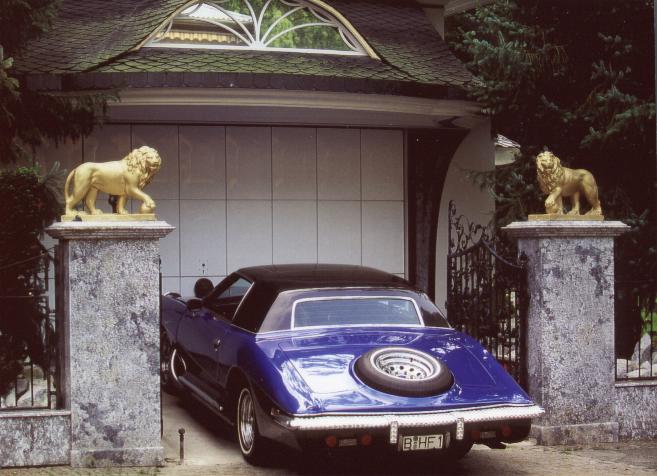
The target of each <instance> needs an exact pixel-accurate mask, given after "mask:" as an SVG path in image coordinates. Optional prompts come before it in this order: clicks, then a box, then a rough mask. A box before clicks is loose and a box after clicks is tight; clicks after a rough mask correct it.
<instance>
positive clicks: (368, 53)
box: [135, 0, 380, 60]
mask: <svg viewBox="0 0 657 476" xmlns="http://www.w3.org/2000/svg"><path fill="white" fill-rule="evenodd" d="M242 1H244V2H247V6H248V7H249V9H250V11H251V12H252V13H253V15H255V13H254V12H253V9H252V7H251V5H250V3H248V2H249V0H242ZM296 1H298V2H299V3H301V4H304V6H303V7H301V8H308V9H310V10H317V11H318V12H319V13H321V16H323V17H327V18H329V19H330V20H332V21H333V22H334V23H335V25H330V24H329V23H327V24H326V27H327V28H334V27H335V28H337V32H338V34H339V35H340V36H341V37H342V40H343V43H344V44H345V45H346V46H347V48H348V49H347V50H327V49H312V48H279V47H269V46H264V45H253V44H250V45H219V44H217V45H195V44H193V43H188V44H184V43H171V42H167V41H166V40H157V36H158V35H160V34H162V33H163V32H167V31H168V30H170V29H171V27H172V26H173V23H174V21H175V20H176V18H178V17H179V16H180V15H181V14H182V12H183V11H185V10H187V9H189V8H190V7H192V6H195V5H197V4H201V3H207V4H211V3H212V0H207V2H204V1H203V0H201V1H198V0H192V1H189V2H186V3H185V4H184V5H182V6H181V7H180V8H178V9H177V10H176V11H175V12H174V13H173V14H172V15H170V16H169V17H168V18H167V19H166V20H165V21H164V22H163V23H162V24H161V25H160V26H159V27H158V28H156V29H155V30H154V31H153V33H151V34H150V35H149V36H148V37H147V38H146V39H144V41H143V42H142V43H141V44H140V45H139V46H138V47H136V48H135V50H139V49H141V48H186V49H206V50H232V51H260V52H289V53H306V54H320V55H322V54H331V55H346V56H358V57H370V58H372V59H376V60H380V58H379V56H378V55H377V54H376V52H375V51H374V49H373V48H372V47H371V46H370V45H369V44H368V43H367V41H366V40H365V39H364V38H363V36H362V35H361V34H360V33H359V32H358V31H357V30H356V28H354V26H353V25H352V24H351V23H350V22H349V21H348V20H347V19H346V18H345V17H344V16H343V15H342V14H340V12H338V11H337V10H335V9H334V8H333V7H331V6H330V5H329V4H327V3H326V2H324V1H323V0H296ZM266 6H267V4H265V7H266ZM220 11H221V10H220ZM198 21H199V22H203V20H198ZM235 26H237V25H235ZM224 31H225V32H226V33H229V30H225V29H224ZM288 33H289V32H288ZM238 38H239V36H238ZM258 43H260V42H259V41H258ZM350 43H351V44H352V45H353V46H355V47H356V48H357V50H359V51H355V50H352V49H350V48H351V46H350Z"/></svg>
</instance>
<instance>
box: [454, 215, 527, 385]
mask: <svg viewBox="0 0 657 476" xmlns="http://www.w3.org/2000/svg"><path fill="white" fill-rule="evenodd" d="M448 240H449V245H448V246H449V248H448V254H447V317H448V319H449V321H450V323H451V324H452V326H454V327H455V328H456V329H458V330H461V331H463V332H466V333H468V334H469V335H471V336H472V337H474V338H475V339H477V340H478V341H479V342H481V344H482V345H483V346H484V347H485V348H487V349H488V350H489V351H490V352H491V354H493V355H494V356H495V358H496V359H497V360H498V361H499V362H500V363H501V364H502V365H503V366H504V367H505V368H506V369H507V371H508V372H509V373H510V374H511V375H512V376H513V377H514V378H515V379H516V380H517V381H518V382H519V383H520V384H521V385H523V386H524V384H525V382H526V375H525V370H524V369H525V365H524V363H525V355H526V350H525V349H526V347H525V329H526V322H527V310H528V305H529V294H528V292H527V274H526V257H525V256H524V255H523V256H521V257H520V259H519V260H518V262H516V260H515V258H508V257H504V256H509V255H510V254H511V248H510V247H509V246H508V245H505V244H504V243H503V242H502V241H501V240H500V239H497V238H496V236H495V233H494V231H493V230H492V229H491V228H489V227H485V226H482V225H478V224H474V223H471V222H469V220H468V219H467V218H465V217H464V216H462V215H460V216H457V215H456V206H455V205H454V202H450V204H449V231H448ZM502 250H504V251H502Z"/></svg>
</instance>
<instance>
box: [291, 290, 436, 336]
mask: <svg viewBox="0 0 657 476" xmlns="http://www.w3.org/2000/svg"><path fill="white" fill-rule="evenodd" d="M377 299H388V300H391V299H398V300H402V301H410V302H412V303H413V308H414V309H415V315H416V316H417V318H418V322H419V324H383V323H376V324H342V325H339V324H336V325H319V326H296V325H295V323H296V311H297V304H299V303H303V302H308V301H337V300H340V301H344V300H352V301H353V300H369V301H372V300H377ZM340 327H350V328H351V327H406V328H425V327H427V326H426V325H425V323H424V318H423V317H422V311H421V310H420V307H419V305H418V303H417V301H416V300H415V299H413V298H412V297H409V296H396V295H395V296H390V295H388V296H385V295H376V296H371V295H354V296H316V297H309V298H301V299H297V300H295V301H294V303H293V304H292V313H291V315H290V330H295V329H332V328H340Z"/></svg>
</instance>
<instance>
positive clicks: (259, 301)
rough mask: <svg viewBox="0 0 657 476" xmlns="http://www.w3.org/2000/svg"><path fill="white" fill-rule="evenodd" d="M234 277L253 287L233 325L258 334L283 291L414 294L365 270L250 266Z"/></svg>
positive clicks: (324, 266) (334, 266) (402, 282)
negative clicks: (383, 290)
mask: <svg viewBox="0 0 657 476" xmlns="http://www.w3.org/2000/svg"><path fill="white" fill-rule="evenodd" d="M236 274H238V275H240V276H242V277H244V278H246V279H248V280H249V281H251V282H252V283H253V285H252V287H251V289H250V290H249V293H248V295H247V297H245V299H244V303H243V304H242V305H241V307H240V309H239V311H238V312H237V314H236V316H235V321H234V322H235V324H237V325H238V326H239V327H242V328H243V329H246V330H249V331H251V332H258V330H259V329H260V326H261V325H262V321H263V319H264V318H265V315H266V314H267V311H269V308H270V307H271V305H272V304H273V302H274V301H275V300H276V298H277V297H278V295H279V294H280V293H281V292H284V291H293V290H303V289H330V288H379V289H381V288H390V289H404V290H410V291H416V290H415V288H413V287H412V286H411V285H410V284H409V283H408V282H407V281H406V280H405V279H402V278H400V277H399V276H395V275H393V274H389V273H386V272H383V271H379V270H378V269H374V268H367V267H364V266H354V265H342V264H284V265H268V266H253V267H250V268H242V269H239V270H238V271H237V272H236Z"/></svg>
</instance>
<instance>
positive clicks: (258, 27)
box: [144, 0, 376, 57]
mask: <svg viewBox="0 0 657 476" xmlns="http://www.w3.org/2000/svg"><path fill="white" fill-rule="evenodd" d="M144 46H147V47H164V48H210V49H212V48H216V49H222V48H223V49H250V50H259V51H262V50H274V51H294V52H312V53H331V54H345V55H369V56H372V57H376V54H375V53H374V52H373V51H372V50H371V48H370V47H369V46H367V44H366V43H365V41H364V40H363V38H362V37H360V35H359V34H358V32H356V31H355V29H354V28H353V27H351V25H348V23H347V22H346V21H345V19H344V18H341V16H340V15H339V13H338V12H336V11H332V10H331V9H330V7H329V6H328V5H326V4H324V3H323V2H321V1H319V0H214V1H209V0H206V1H200V2H195V3H193V4H191V5H188V6H186V7H185V8H184V9H183V10H182V11H180V12H179V13H178V14H177V15H175V16H174V17H173V18H172V19H171V20H170V21H168V22H167V23H166V24H165V25H163V26H162V27H161V28H160V29H159V30H158V31H156V32H155V34H154V35H152V37H151V38H150V39H149V41H147V42H146V44H145V45H144Z"/></svg>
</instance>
